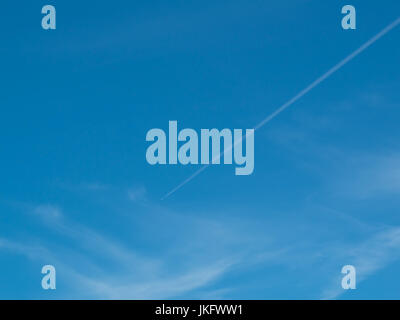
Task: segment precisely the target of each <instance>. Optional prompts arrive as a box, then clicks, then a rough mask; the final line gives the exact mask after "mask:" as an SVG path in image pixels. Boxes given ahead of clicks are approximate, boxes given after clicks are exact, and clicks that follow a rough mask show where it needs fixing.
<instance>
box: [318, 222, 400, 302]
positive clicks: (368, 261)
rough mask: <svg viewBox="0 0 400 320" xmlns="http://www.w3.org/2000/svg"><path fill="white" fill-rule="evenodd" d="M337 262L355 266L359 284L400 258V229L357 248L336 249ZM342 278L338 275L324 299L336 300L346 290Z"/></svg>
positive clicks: (381, 233) (388, 231) (384, 232)
mask: <svg viewBox="0 0 400 320" xmlns="http://www.w3.org/2000/svg"><path fill="white" fill-rule="evenodd" d="M336 252H337V253H338V256H336V257H335V259H336V260H338V261H340V262H341V263H342V265H346V264H351V265H354V267H355V268H356V272H357V276H356V279H357V284H359V283H360V282H361V281H364V280H365V279H367V278H368V277H369V276H371V275H372V274H374V273H376V272H377V271H379V270H381V269H383V268H385V267H386V266H388V265H389V264H390V263H392V262H394V261H396V260H398V259H399V258H400V227H394V228H390V229H387V230H385V231H383V232H380V233H378V234H376V235H374V236H373V237H371V238H370V239H368V240H366V241H365V242H363V243H361V244H358V245H356V246H343V247H342V248H336ZM341 279H342V276H340V275H338V276H337V277H335V279H334V280H333V281H332V283H333V284H332V285H331V286H330V287H329V288H327V289H325V290H324V291H323V293H322V299H336V298H338V297H339V296H340V295H342V294H343V293H345V290H343V289H342V288H341Z"/></svg>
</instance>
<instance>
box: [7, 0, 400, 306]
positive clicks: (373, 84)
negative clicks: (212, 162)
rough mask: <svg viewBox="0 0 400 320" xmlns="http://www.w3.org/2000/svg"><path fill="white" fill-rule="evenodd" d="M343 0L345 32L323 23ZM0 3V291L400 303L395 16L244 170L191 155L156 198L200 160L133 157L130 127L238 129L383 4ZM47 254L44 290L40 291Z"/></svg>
mask: <svg viewBox="0 0 400 320" xmlns="http://www.w3.org/2000/svg"><path fill="white" fill-rule="evenodd" d="M46 4H52V5H54V6H55V7H56V10H57V29H56V30H53V31H50V30H48V31H45V30H43V29H42V28H41V19H42V16H43V15H42V14H41V8H42V6H43V5H46ZM346 4H352V5H353V6H355V8H356V10H357V29H356V30H343V29H342V27H341V19H342V16H343V15H342V14H341V8H342V7H343V6H344V5H346ZM0 10H1V19H0V39H1V41H0V58H1V59H0V70H1V73H0V85H1V86H0V106H1V116H0V156H1V157H0V163H1V167H0V181H1V184H0V271H1V272H0V298H2V299H72V298H73V299H99V298H103V299H354V298H357V299H359V298H368V299H373V298H374V299H396V298H397V299H398V298H400V271H399V270H400V216H399V208H400V197H399V195H400V130H399V120H400V110H399V101H400V90H399V89H400V76H399V72H400V64H399V58H400V46H399V43H400V26H398V27H397V28H395V29H393V30H392V31H390V32H389V33H387V34H386V35H385V36H384V37H382V38H381V39H379V40H378V41H377V42H376V43H374V44H373V45H372V46H370V47H369V48H368V49H366V50H365V51H364V52H362V53H361V54H360V55H358V56H357V57H356V58H355V59H354V60H352V61H350V62H349V63H348V64H346V65H345V66H344V67H343V68H342V69H340V70H339V71H337V72H336V73H334V74H333V75H331V76H330V77H329V78H328V79H326V80H325V81H324V82H323V83H321V84H320V85H319V86H317V87H316V88H314V89H313V90H312V91H310V92H309V93H308V94H307V95H305V96H304V97H302V98H301V99H300V100H298V101H297V102H296V103H294V104H293V105H292V106H291V107H290V108H289V109H287V110H285V111H284V112H282V113H281V114H280V115H279V116H278V117H276V118H275V119H273V120H272V121H271V122H269V123H268V124H266V125H265V126H264V127H262V128H260V129H259V130H257V131H256V134H255V170H254V173H253V174H252V175H250V176H235V175H234V168H233V166H229V165H227V166H224V165H220V166H211V167H209V168H207V170H204V171H203V172H202V173H201V174H199V175H198V176H197V177H196V178H195V179H193V180H192V181H190V182H189V183H187V184H186V185H185V186H183V187H182V188H181V189H179V190H178V191H177V192H175V193H174V194H172V195H171V196H170V197H168V198H166V199H164V200H160V199H161V198H162V197H163V196H164V195H165V194H166V193H167V192H169V191H170V190H171V189H173V188H174V187H176V186H177V185H178V184H180V183H181V182H182V181H184V180H185V179H186V178H188V177H189V176H190V175H192V174H193V173H194V172H196V170H197V169H199V168H200V167H199V166H182V165H175V166H151V165H149V164H148V163H147V162H146V158H145V154H146V148H147V147H148V146H149V143H148V142H146V141H145V137H146V133H147V131H148V130H150V129H152V128H163V129H164V130H167V128H168V121H169V120H177V121H178V127H179V128H180V129H182V128H193V129H195V130H200V129H201V128H210V129H211V128H218V129H223V128H230V129H233V128H241V129H246V128H252V127H253V126H255V125H256V124H258V123H259V122H260V121H261V120H262V119H264V118H265V117H266V116H268V115H269V114H270V113H271V112H273V111H274V110H276V109H277V108H278V107H280V106H281V105H282V104H283V103H285V102H286V101H288V100H289V99H291V98H292V97H293V96H295V95H296V94H297V93H298V92H299V91H301V90H302V89H304V88H305V87H306V86H308V85H309V84H310V83H312V82H313V81H314V80H316V79H317V78H318V77H319V76H321V75H322V74H324V73H325V72H326V71H328V70H329V69H330V68H331V67H333V66H334V65H335V64H336V63H338V62H339V61H341V60H342V59H344V58H345V57H346V56H348V55H349V54H350V53H352V52H353V51H354V50H356V49H357V48H359V47H360V46H361V45H362V44H364V43H365V42H366V41H368V40H369V39H370V38H372V37H373V36H374V35H375V34H377V33H378V32H379V31H381V30H382V29H383V28H385V27H386V26H387V25H389V24H390V23H392V22H393V21H395V20H396V19H397V18H398V17H399V16H400V2H399V1H397V0H381V1H376V0H362V1H361V0H351V1H339V0H335V1H318V0H279V1H261V0H257V1H255V0H231V1H225V0H224V1H222V0H212V1H211V0H202V1H192V0H180V1H177V0H168V1H153V0H152V1H133V0H130V1H128V0H127V1H122V0H114V1H104V0H98V1H78V0H69V1H56V0H52V1H51V2H46V1H44V0H43V1H38V0H29V1H28V0H23V1H12V0H3V1H2V2H1V5H0ZM48 264H50V265H54V266H55V268H56V272H57V289H56V290H48V291H45V290H43V289H42V287H41V280H42V274H41V268H42V266H43V265H48ZM348 264H350V265H354V266H355V267H356V270H357V289H356V290H350V291H344V290H343V289H342V288H341V284H340V283H341V278H342V276H343V275H342V274H341V268H342V266H344V265H348Z"/></svg>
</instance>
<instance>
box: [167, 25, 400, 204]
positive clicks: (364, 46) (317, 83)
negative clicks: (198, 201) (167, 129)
mask: <svg viewBox="0 0 400 320" xmlns="http://www.w3.org/2000/svg"><path fill="white" fill-rule="evenodd" d="M399 24H400V17H398V18H397V19H396V20H395V21H393V22H392V23H391V24H389V25H388V26H387V27H386V28H384V29H383V30H382V31H380V32H379V33H378V34H376V35H375V36H374V37H372V38H371V39H370V40H368V41H367V42H365V43H364V44H363V45H362V46H361V47H359V48H358V49H357V50H355V51H354V52H353V53H351V54H350V55H348V56H347V57H346V58H344V59H343V60H342V61H340V62H339V63H338V64H336V65H335V66H333V67H332V68H331V69H329V70H328V71H327V72H326V73H324V74H323V75H322V76H320V77H319V78H318V79H317V80H315V81H314V82H313V83H311V84H310V85H309V86H307V87H306V88H304V89H303V90H301V91H300V92H299V93H298V94H297V95H295V96H294V97H293V98H291V99H290V100H289V101H287V102H286V103H285V104H283V105H282V106H280V107H279V108H278V109H276V110H275V111H274V112H272V113H271V114H270V115H269V116H268V117H266V118H265V119H263V120H262V121H261V122H260V123H259V124H257V125H256V126H255V127H254V130H258V129H260V128H261V127H263V126H264V125H265V124H267V123H268V122H270V121H271V120H272V119H274V118H275V117H276V116H278V115H279V114H280V113H281V112H283V111H285V110H286V109H287V108H289V107H290V106H291V105H292V104H293V103H295V102H296V101H297V100H299V99H300V98H302V97H303V96H304V95H306V94H307V93H308V92H310V91H311V90H312V89H314V88H315V87H316V86H318V85H319V84H320V83H321V82H323V81H324V80H326V79H327V78H328V77H330V76H331V75H332V74H334V73H335V72H336V71H338V70H339V69H341V68H342V67H343V66H345V65H346V64H347V63H348V62H350V61H351V60H353V59H354V58H355V57H357V56H358V55H359V54H360V53H362V52H363V51H364V50H365V49H367V48H368V47H370V46H371V45H372V44H373V43H375V42H376V41H378V40H379V39H380V38H382V37H383V36H384V35H385V34H387V33H388V32H389V31H391V30H393V29H394V28H395V27H397V25H399ZM241 141H242V140H240V142H241ZM225 152H226V150H225V151H224V153H225ZM218 157H220V155H218ZM209 166H210V165H209V164H208V165H205V166H203V167H201V168H200V169H198V170H197V171H196V172H195V173H193V174H192V175H191V176H189V177H188V178H187V179H186V180H184V181H183V182H181V183H180V184H179V185H177V186H176V187H175V188H173V189H172V190H171V191H169V192H168V193H167V194H165V195H164V196H163V197H162V198H161V200H164V199H166V198H168V197H169V196H170V195H172V194H173V193H175V192H176V191H178V190H179V189H180V188H182V187H183V186H184V185H185V184H187V183H188V182H190V181H191V180H192V179H194V178H195V177H196V176H197V175H199V174H200V173H201V172H203V171H204V170H205V169H207V168H208V167H209Z"/></svg>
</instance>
